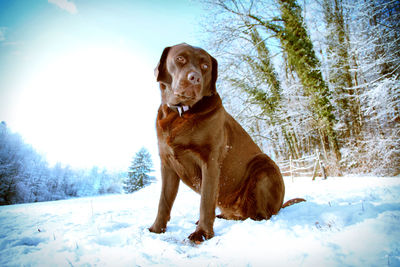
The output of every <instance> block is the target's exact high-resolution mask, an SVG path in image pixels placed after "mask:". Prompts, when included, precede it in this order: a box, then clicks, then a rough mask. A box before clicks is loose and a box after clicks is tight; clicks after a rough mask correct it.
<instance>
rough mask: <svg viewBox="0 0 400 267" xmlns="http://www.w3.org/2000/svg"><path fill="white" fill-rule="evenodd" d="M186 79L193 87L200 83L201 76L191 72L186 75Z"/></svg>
mask: <svg viewBox="0 0 400 267" xmlns="http://www.w3.org/2000/svg"><path fill="white" fill-rule="evenodd" d="M187 79H188V81H189V82H190V83H192V84H193V85H197V84H200V83H201V75H200V74H199V73H197V72H194V71H191V72H189V73H188V75H187Z"/></svg>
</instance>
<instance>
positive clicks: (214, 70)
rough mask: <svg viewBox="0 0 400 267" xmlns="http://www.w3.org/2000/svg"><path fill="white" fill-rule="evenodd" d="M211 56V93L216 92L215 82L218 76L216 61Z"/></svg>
mask: <svg viewBox="0 0 400 267" xmlns="http://www.w3.org/2000/svg"><path fill="white" fill-rule="evenodd" d="M210 57H211V62H212V66H211V68H212V69H211V91H212V92H213V93H216V92H217V88H216V83H217V78H218V61H217V60H216V59H215V58H213V57H212V56H210Z"/></svg>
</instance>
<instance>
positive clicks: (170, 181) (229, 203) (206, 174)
mask: <svg viewBox="0 0 400 267" xmlns="http://www.w3.org/2000/svg"><path fill="white" fill-rule="evenodd" d="M155 75H156V78H157V81H158V82H159V83H160V89H161V97H162V103H161V106H160V108H159V110H158V115H157V123H156V127H157V137H158V145H159V152H160V158H161V172H162V189H161V196H160V202H159V207H158V214H157V217H156V220H155V222H154V224H153V225H152V226H151V227H150V228H149V230H150V231H151V232H155V233H161V232H164V231H165V230H166V227H167V222H168V221H169V219H170V212H171V208H172V205H173V202H174V200H175V197H176V194H177V192H178V187H179V181H180V180H181V181H183V182H184V183H185V184H186V185H188V186H189V187H190V188H192V189H193V190H194V191H196V192H197V193H199V194H201V201H200V202H201V203H200V219H199V222H198V225H197V228H196V230H195V231H194V232H193V233H192V234H191V235H190V236H189V239H190V240H192V241H194V242H201V241H203V240H204V239H209V238H211V237H213V235H214V231H213V224H214V220H215V217H216V215H215V208H216V207H217V206H218V207H219V209H220V210H221V215H219V216H218V217H219V218H225V219H233V220H244V219H246V218H251V219H254V220H263V219H269V218H270V217H271V216H272V215H274V214H277V213H278V211H279V210H280V209H281V207H282V203H283V198H284V194H285V187H284V183H283V179H282V175H281V173H280V171H279V168H278V166H277V165H276V164H275V163H274V162H273V161H272V160H271V159H270V158H269V157H268V156H267V155H265V154H263V153H262V151H261V150H260V148H259V147H258V146H257V145H256V144H255V143H254V142H253V140H252V139H251V137H250V136H249V135H248V134H247V133H246V131H245V130H243V128H242V127H241V126H240V125H239V124H238V123H237V122H236V121H235V120H234V119H233V118H232V117H231V116H230V115H229V114H228V113H227V112H226V111H225V109H224V107H223V106H222V101H221V98H220V97H219V95H218V93H217V92H216V89H215V82H216V80H217V61H216V60H215V59H214V58H213V57H211V56H210V55H209V54H208V53H207V52H206V51H204V50H203V49H200V48H196V47H192V46H189V45H187V44H180V45H176V46H173V47H167V48H165V49H164V52H163V54H162V56H161V59H160V62H159V64H158V66H157V68H156V70H155ZM193 77H194V78H193ZM177 106H188V107H189V108H190V109H189V110H187V111H185V112H184V113H183V114H179V113H178V112H177V111H176V110H175V108H176V107H177ZM174 107H175V108H174Z"/></svg>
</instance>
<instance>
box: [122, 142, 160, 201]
mask: <svg viewBox="0 0 400 267" xmlns="http://www.w3.org/2000/svg"><path fill="white" fill-rule="evenodd" d="M152 168H153V162H152V160H151V155H150V153H149V152H148V151H147V149H146V148H144V147H143V148H141V149H140V150H139V152H137V153H136V155H135V157H134V158H133V161H132V165H131V167H129V172H128V178H127V179H126V180H125V182H124V190H125V192H126V193H132V192H135V191H137V190H139V189H141V188H143V187H145V186H146V185H148V184H150V183H151V181H152V180H153V179H154V177H151V176H149V175H148V174H149V173H150V172H152V171H153V169H152Z"/></svg>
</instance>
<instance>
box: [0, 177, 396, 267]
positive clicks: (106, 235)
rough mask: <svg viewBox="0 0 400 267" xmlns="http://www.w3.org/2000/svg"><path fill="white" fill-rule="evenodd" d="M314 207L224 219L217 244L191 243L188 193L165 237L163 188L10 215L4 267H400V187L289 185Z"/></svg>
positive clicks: (5, 218)
mask: <svg viewBox="0 0 400 267" xmlns="http://www.w3.org/2000/svg"><path fill="white" fill-rule="evenodd" d="M285 184H286V197H285V199H286V200H288V199H290V198H294V197H303V198H306V199H307V202H303V203H299V204H295V205H293V206H290V207H288V208H285V209H283V210H281V211H280V213H279V214H278V215H276V216H273V217H272V218H271V220H269V221H252V220H246V221H226V220H222V219H216V221H215V225H214V231H215V237H214V238H212V239H210V240H208V241H206V242H204V243H203V244H200V245H194V244H192V243H190V242H189V241H188V239H187V236H188V235H189V234H190V233H191V232H193V231H194V229H195V227H196V226H195V222H196V221H197V220H198V210H199V208H198V207H199V200H200V197H199V196H198V195H197V194H196V193H194V192H192V191H191V190H190V189H188V188H187V187H186V186H184V185H183V184H181V186H180V192H179V195H178V197H177V199H176V201H175V205H174V208H173V211H172V216H171V221H170V223H169V224H168V228H167V232H166V233H164V234H160V235H157V234H153V233H150V232H149V231H148V230H147V228H148V227H149V226H150V225H151V224H152V223H153V220H154V219H155V216H156V212H157V206H158V199H159V193H160V183H159V182H157V183H155V184H152V185H150V186H148V187H146V188H145V189H142V190H140V191H139V192H136V193H134V194H130V195H109V196H101V197H93V198H80V199H70V200H62V201H54V202H42V203H34V204H21V205H13V206H3V207H0V225H1V228H0V266H96V265H97V266H400V197H399V196H400V178H398V177H397V178H378V177H340V178H331V177H330V178H328V180H316V181H311V178H306V177H304V178H294V180H293V181H292V179H291V178H285Z"/></svg>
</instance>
